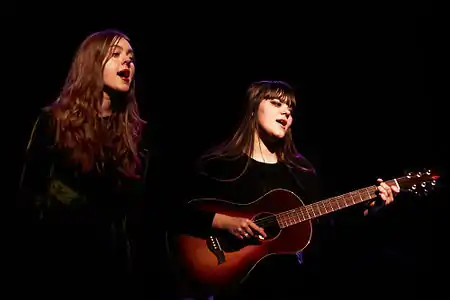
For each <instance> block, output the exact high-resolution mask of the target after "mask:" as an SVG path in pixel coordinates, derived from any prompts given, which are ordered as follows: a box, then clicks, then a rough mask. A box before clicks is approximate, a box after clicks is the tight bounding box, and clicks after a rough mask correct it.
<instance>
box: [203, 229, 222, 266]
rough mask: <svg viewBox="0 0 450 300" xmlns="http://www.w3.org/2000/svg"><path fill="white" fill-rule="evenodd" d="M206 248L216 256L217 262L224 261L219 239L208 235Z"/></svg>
mask: <svg viewBox="0 0 450 300" xmlns="http://www.w3.org/2000/svg"><path fill="white" fill-rule="evenodd" d="M206 244H207V246H208V249H209V250H210V251H211V252H212V253H213V254H214V255H215V256H216V258H217V264H218V265H220V264H223V263H224V262H225V252H223V250H222V248H221V247H220V243H219V240H218V239H217V238H216V237H215V236H212V235H211V236H209V237H208V239H207V242H206Z"/></svg>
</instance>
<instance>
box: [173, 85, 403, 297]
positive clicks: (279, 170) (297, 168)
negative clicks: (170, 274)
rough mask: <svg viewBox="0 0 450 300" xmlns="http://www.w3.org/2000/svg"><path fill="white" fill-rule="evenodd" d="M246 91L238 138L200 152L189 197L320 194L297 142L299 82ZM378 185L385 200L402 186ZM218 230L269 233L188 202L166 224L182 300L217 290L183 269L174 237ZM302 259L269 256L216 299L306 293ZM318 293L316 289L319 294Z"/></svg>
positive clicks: (247, 235)
mask: <svg viewBox="0 0 450 300" xmlns="http://www.w3.org/2000/svg"><path fill="white" fill-rule="evenodd" d="M246 98H247V109H246V111H245V114H244V116H243V118H242V121H241V123H240V125H239V126H238V128H237V130H236V132H235V134H234V135H233V137H232V138H231V139H230V140H229V141H228V142H226V143H224V144H223V145H220V146H219V147H216V148H214V149H213V150H212V151H209V152H208V153H206V154H205V155H204V156H203V157H201V159H200V163H199V164H198V169H197V170H196V172H195V173H196V176H193V177H192V178H193V181H192V183H191V186H192V190H191V191H189V193H188V194H187V195H186V196H185V199H186V200H188V201H187V202H189V200H193V199H220V200H226V201H231V202H233V203H237V204H249V203H251V202H253V201H256V200H258V199H260V198H261V197H263V196H264V195H265V194H267V193H268V192H270V191H271V190H274V189H286V190H289V191H292V192H293V193H294V194H296V195H297V196H299V197H300V198H301V199H302V201H304V204H309V203H312V202H315V201H317V200H321V194H320V188H319V183H318V182H319V181H318V179H317V177H316V172H315V169H314V167H313V166H312V164H311V163H310V162H309V161H308V160H307V159H306V158H305V157H304V156H302V155H301V154H300V153H299V152H298V151H297V149H296V147H295V144H294V142H293V137H292V131H291V125H292V122H293V110H294V108H295V105H296V97H295V92H294V90H293V88H292V87H291V86H290V85H288V84H287V83H285V82H282V81H259V82H254V83H252V84H251V85H250V86H249V88H248V89H247V97H246ZM379 190H380V197H381V199H382V200H383V202H384V203H386V204H387V203H390V202H392V201H393V197H394V195H395V194H396V193H397V192H398V189H397V187H396V186H393V187H390V186H388V185H387V184H386V183H384V182H381V180H380V185H379ZM211 230H215V231H216V230H219V231H221V230H222V231H225V232H228V233H231V234H232V235H234V236H235V237H236V238H238V239H241V240H245V239H255V238H256V239H257V240H264V238H266V237H267V234H266V233H265V231H264V229H263V228H262V227H259V226H257V225H256V224H255V223H254V222H253V221H252V220H250V219H247V218H242V217H236V216H230V215H226V214H222V213H218V212H214V211H206V210H200V209H199V208H196V207H195V206H191V205H183V206H182V208H181V209H179V212H178V214H177V215H176V218H175V220H174V222H173V223H172V225H171V227H170V228H169V229H168V231H167V241H168V243H167V245H168V248H169V249H168V250H169V255H171V257H172V258H175V260H174V261H173V262H174V263H175V267H176V271H177V272H176V274H178V276H180V277H178V280H179V282H180V294H181V298H183V299H194V298H195V299H212V296H211V291H210V290H208V289H207V288H205V287H204V286H201V285H198V283H197V282H195V280H194V281H193V282H189V281H188V280H189V275H188V276H185V275H186V274H183V273H178V271H181V272H182V268H178V266H176V264H177V262H176V258H177V256H178V255H180V254H179V253H177V252H176V251H177V249H176V246H175V244H174V243H173V242H174V241H175V243H176V239H173V238H174V237H176V236H177V235H178V234H180V233H181V234H188V235H193V236H200V237H208V236H210V234H211ZM172 246H173V247H172ZM199 253H200V252H199ZM182 255H183V254H181V256H182ZM198 255H200V254H198ZM300 264H303V255H302V252H299V253H297V255H273V256H270V257H267V258H265V259H264V260H262V261H261V262H259V263H258V264H257V266H256V269H255V270H253V271H252V272H254V274H255V276H249V277H248V278H247V279H246V280H245V281H244V282H243V283H241V284H238V285H236V286H227V287H226V290H225V291H223V294H219V295H214V299H216V300H217V299H241V298H242V299H257V298H264V299H297V298H301V297H305V296H306V291H305V289H301V291H300V290H299V289H298V287H299V285H302V286H303V285H304V286H305V287H307V286H308V283H307V282H306V281H303V280H306V278H304V277H302V276H301V275H302V274H305V273H304V268H300V267H299V266H300ZM309 275H311V274H308V276H309ZM300 278H302V280H300ZM309 280H312V279H309ZM308 282H310V283H311V281H308ZM317 292H318V291H317V290H316V289H313V293H312V294H313V295H314V294H315V295H317Z"/></svg>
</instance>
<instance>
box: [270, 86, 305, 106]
mask: <svg viewBox="0 0 450 300" xmlns="http://www.w3.org/2000/svg"><path fill="white" fill-rule="evenodd" d="M262 98H263V99H264V100H272V99H278V100H280V102H281V103H285V104H286V105H287V106H289V107H290V108H295V106H296V104H297V103H296V100H295V95H294V93H293V92H291V91H287V90H285V89H282V88H277V89H270V90H267V91H266V92H265V93H264V95H263V97H262Z"/></svg>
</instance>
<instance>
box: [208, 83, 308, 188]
mask: <svg viewBox="0 0 450 300" xmlns="http://www.w3.org/2000/svg"><path fill="white" fill-rule="evenodd" d="M246 98H247V99H246V100H247V107H246V111H245V114H244V117H243V118H242V120H241V123H240V124H239V126H238V128H237V130H236V132H235V133H234V135H233V136H232V137H231V139H230V140H229V141H227V142H225V143H223V144H221V145H219V146H218V147H215V148H213V149H211V150H210V151H208V152H207V153H206V154H205V155H203V156H202V157H201V159H200V163H204V162H206V161H208V160H211V159H214V158H218V157H222V158H226V159H237V158H239V157H242V156H244V155H245V156H247V157H248V160H247V163H246V165H245V168H244V170H243V172H242V173H241V175H242V174H243V173H244V172H245V170H246V168H247V167H248V163H249V162H250V156H251V155H252V153H253V150H254V145H255V134H254V133H255V132H258V131H259V130H260V126H259V123H258V118H257V117H256V115H257V111H258V108H259V104H260V103H261V102H262V101H263V100H270V99H279V100H280V101H281V102H282V103H286V104H287V105H288V106H289V107H291V108H292V109H294V108H295V106H296V104H297V100H296V97H295V91H294V89H293V88H292V87H291V86H290V85H289V84H287V83H286V82H283V81H257V82H253V83H252V84H250V86H249V87H248V89H247V93H246ZM275 152H276V154H277V158H278V161H279V162H281V163H284V164H285V165H287V166H288V167H290V168H294V169H300V170H303V171H310V172H315V170H314V168H313V166H312V164H311V163H310V162H309V161H308V160H307V159H306V158H305V157H304V156H303V155H301V154H300V153H299V152H298V151H297V148H296V146H295V144H294V141H293V138H292V129H291V127H290V128H289V129H288V131H287V132H286V135H285V137H284V138H283V139H281V140H280V141H278V142H277V147H276V148H275ZM200 167H201V166H200ZM239 176H240V175H239ZM235 179H236V178H235ZM235 179H233V180H235Z"/></svg>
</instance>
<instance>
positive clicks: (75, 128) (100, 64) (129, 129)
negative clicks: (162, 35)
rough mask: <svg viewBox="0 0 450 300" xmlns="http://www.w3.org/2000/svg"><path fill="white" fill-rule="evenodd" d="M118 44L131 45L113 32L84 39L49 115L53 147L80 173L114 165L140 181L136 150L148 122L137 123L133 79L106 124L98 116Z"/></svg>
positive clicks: (138, 159) (138, 120) (104, 32)
mask: <svg viewBox="0 0 450 300" xmlns="http://www.w3.org/2000/svg"><path fill="white" fill-rule="evenodd" d="M120 39H126V40H127V41H128V42H130V39H129V38H128V37H127V36H126V35H125V34H123V33H122V32H119V31H116V30H104V31H100V32H96V33H93V34H91V35H90V36H88V37H87V38H86V39H85V40H84V41H83V42H82V43H81V45H80V47H79V48H78V50H77V52H76V53H75V57H74V59H73V61H72V65H71V68H70V70H69V73H68V76H67V78H66V81H65V84H64V86H63V88H62V91H61V93H60V95H59V97H58V99H57V101H55V102H54V103H53V104H52V105H50V107H49V109H50V110H51V112H52V114H53V116H54V118H55V120H56V132H57V135H56V146H57V147H59V148H60V149H64V150H68V151H69V153H70V155H69V156H70V159H71V161H72V162H74V163H75V164H77V165H79V166H80V167H81V169H82V170H83V171H90V170H92V169H93V168H97V169H98V170H100V167H99V164H102V162H104V161H106V160H107V159H112V160H113V161H115V162H116V163H117V168H118V169H119V171H121V172H122V173H123V174H125V175H126V176H129V177H139V175H138V174H139V172H140V168H141V160H140V153H139V150H138V145H139V143H140V141H141V135H142V129H143V126H144V124H145V123H146V122H145V121H144V120H142V119H141V118H140V114H139V109H138V105H137V102H136V96H135V82H134V79H133V81H132V82H131V85H130V89H129V91H128V92H127V93H125V94H124V95H121V97H123V99H120V101H121V103H122V104H123V105H122V106H123V107H122V108H121V109H115V110H113V113H112V115H111V116H110V117H109V118H100V117H99V116H98V112H99V110H98V109H99V107H101V104H102V101H103V90H104V82H103V68H104V65H105V62H106V61H107V60H108V59H109V58H110V57H111V55H112V54H111V51H110V47H111V46H112V45H115V44H117V43H118V42H119V41H120ZM105 119H108V120H107V121H106V120H105ZM106 149H107V151H106Z"/></svg>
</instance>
